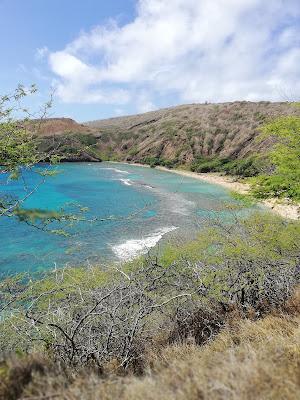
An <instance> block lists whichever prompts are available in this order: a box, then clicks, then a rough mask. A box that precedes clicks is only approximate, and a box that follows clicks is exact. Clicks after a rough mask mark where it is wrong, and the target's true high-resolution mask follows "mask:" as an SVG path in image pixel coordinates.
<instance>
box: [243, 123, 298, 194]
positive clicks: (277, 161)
mask: <svg viewBox="0 0 300 400" xmlns="http://www.w3.org/2000/svg"><path fill="white" fill-rule="evenodd" d="M266 137H273V138H274V139H275V140H276V144H275V145H274V147H273V150H272V151H271V152H270V153H269V154H268V157H269V159H270V161H271V163H272V165H273V166H274V170H273V171H272V172H271V173H270V174H263V175H260V176H258V177H257V178H255V179H252V182H251V183H252V193H253V195H254V196H256V197H257V198H269V197H278V198H289V199H292V200H295V201H299V200H300V117H298V116H287V117H281V118H278V119H276V120H275V121H273V122H271V123H269V124H267V125H265V126H264V127H263V129H262V135H261V140H263V139H265V138H266Z"/></svg>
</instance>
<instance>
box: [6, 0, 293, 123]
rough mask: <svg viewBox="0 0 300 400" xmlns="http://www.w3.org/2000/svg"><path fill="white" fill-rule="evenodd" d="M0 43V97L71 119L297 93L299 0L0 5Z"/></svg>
mask: <svg viewBox="0 0 300 400" xmlns="http://www.w3.org/2000/svg"><path fill="white" fill-rule="evenodd" d="M0 37H1V39H0V54H1V62H0V93H6V92H7V91H10V90H11V89H12V88H13V87H15V86H16V85H17V83H19V82H22V83H24V84H25V85H26V84H29V83H32V82H34V83H36V84H37V85H38V87H39V88H40V99H42V98H44V96H45V95H46V94H47V92H49V90H50V88H51V87H53V88H55V90H56V92H55V93H56V94H55V108H54V110H53V113H54V115H57V116H62V115H65V116H70V117H73V118H75V119H77V120H79V121H85V120H91V119H98V118H104V117H110V116H116V115H122V114H131V113H136V112H144V111H150V110H153V109H157V108H161V107H165V106H170V105H176V104H182V103H195V102H205V101H209V102H223V101H234V100H253V101H255V100H274V101H276V100H288V99H295V100H296V99H299V97H300V0H110V1H106V0H76V1H75V0H43V1H42V0H26V1H25V0H0ZM35 101H37V100H35Z"/></svg>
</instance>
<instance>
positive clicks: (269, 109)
mask: <svg viewBox="0 0 300 400" xmlns="http://www.w3.org/2000/svg"><path fill="white" fill-rule="evenodd" d="M291 114H296V115H299V109H297V108H296V107H293V106H292V105H290V104H289V103H270V102H258V103H253V102H233V103H223V104H190V105H183V106H177V107H173V108H166V109H162V110H157V111H151V112H148V113H144V114H138V115H132V116H125V117H118V118H110V119H106V120H100V121H93V122H90V123H88V124H86V125H80V124H77V123H75V121H72V120H69V119H66V118H65V119H49V120H46V121H45V122H43V125H42V127H41V132H40V135H41V136H43V137H46V136H52V135H53V134H55V135H60V134H65V135H63V136H66V137H68V136H69V133H78V132H81V133H89V134H93V135H95V136H96V138H97V145H96V147H95V148H96V149H97V151H98V152H99V154H101V155H102V156H105V157H108V158H110V159H111V158H113V159H118V160H120V161H121V160H122V161H134V162H142V161H143V160H144V159H145V158H147V157H156V158H161V159H166V160H173V161H174V160H177V161H178V163H179V164H189V163H191V162H192V161H193V160H194V159H195V158H196V157H198V156H200V155H202V156H208V157H211V156H219V157H221V158H227V157H229V158H243V157H246V156H248V155H250V154H253V153H255V152H257V151H262V152H265V151H266V148H268V147H270V145H271V143H272V141H271V140H269V139H266V140H265V141H264V142H262V143H259V142H258V141H256V140H255V138H256V137H257V135H258V133H259V127H260V126H261V125H262V124H264V123H265V122H266V121H268V120H269V119H273V118H274V117H278V116H281V115H291ZM60 139H61V138H57V141H59V140H60ZM99 157H100V156H99ZM96 158H97V157H96Z"/></svg>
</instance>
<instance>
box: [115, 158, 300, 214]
mask: <svg viewBox="0 0 300 400" xmlns="http://www.w3.org/2000/svg"><path fill="white" fill-rule="evenodd" d="M118 164H129V165H135V166H139V167H145V168H150V167H149V165H145V164H140V163H126V162H120V163H118ZM155 168H156V169H158V170H160V171H166V172H171V173H174V174H178V175H181V176H186V177H190V178H194V179H199V180H201V181H205V182H208V183H212V184H214V185H221V186H223V187H224V188H226V189H228V190H231V191H233V192H237V193H241V194H247V193H248V192H249V189H250V186H249V185H248V184H246V183H243V182H239V181H237V180H236V178H234V177H232V176H224V175H220V174H218V173H211V172H207V173H205V174H204V173H197V172H192V171H186V170H183V169H168V168H166V167H161V166H157V167H155ZM261 204H263V205H264V206H266V207H268V208H270V209H271V210H272V211H274V212H275V213H276V214H278V215H280V216H281V217H283V218H287V219H292V220H299V211H300V205H294V204H288V203H286V202H283V201H279V200H277V199H270V200H263V201H261Z"/></svg>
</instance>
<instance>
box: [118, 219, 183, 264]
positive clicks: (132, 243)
mask: <svg viewBox="0 0 300 400" xmlns="http://www.w3.org/2000/svg"><path fill="white" fill-rule="evenodd" d="M175 229H177V227H176V226H170V227H164V228H162V229H160V230H157V231H156V232H153V233H152V234H151V235H149V236H146V237H144V238H142V239H130V240H126V242H124V243H121V244H118V245H113V246H112V250H113V252H114V253H115V255H116V256H117V257H118V258H119V259H120V260H121V261H128V260H132V259H134V258H135V257H137V256H139V255H142V254H146V253H147V251H148V250H149V249H151V248H152V247H154V246H155V245H156V244H157V243H158V242H159V241H160V240H161V238H162V237H163V236H164V235H166V234H167V233H169V232H172V231H174V230H175Z"/></svg>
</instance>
